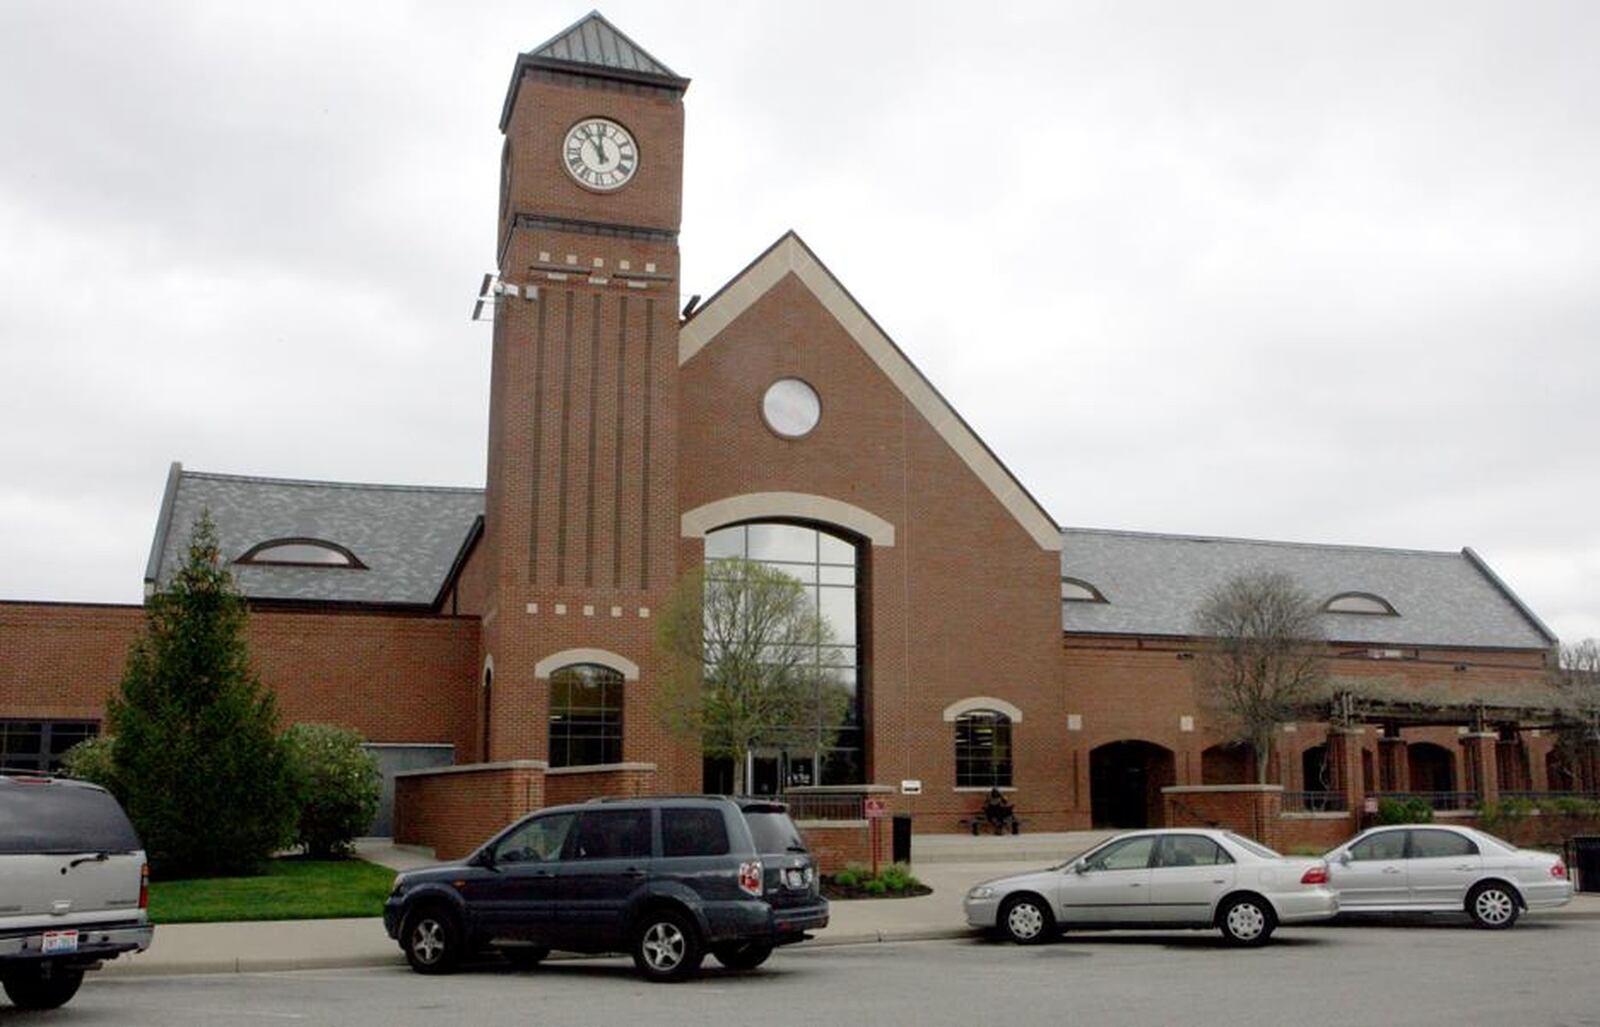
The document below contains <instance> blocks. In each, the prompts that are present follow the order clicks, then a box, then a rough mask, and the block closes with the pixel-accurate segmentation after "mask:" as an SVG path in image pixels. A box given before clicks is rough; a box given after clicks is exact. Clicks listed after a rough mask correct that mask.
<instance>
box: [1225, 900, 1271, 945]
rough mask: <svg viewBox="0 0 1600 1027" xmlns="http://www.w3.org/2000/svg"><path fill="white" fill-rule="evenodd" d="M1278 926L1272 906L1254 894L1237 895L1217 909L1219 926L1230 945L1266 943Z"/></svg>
mask: <svg viewBox="0 0 1600 1027" xmlns="http://www.w3.org/2000/svg"><path fill="white" fill-rule="evenodd" d="M1277 926H1278V917H1277V915H1276V914H1274V913H1273V911H1272V906H1271V905H1269V904H1268V903H1267V902H1266V900H1264V899H1260V898H1257V897H1256V896H1254V895H1238V896H1235V897H1234V898H1231V899H1229V900H1228V901H1227V902H1225V903H1224V904H1223V906H1222V908H1221V909H1220V910H1218V911H1217V928H1218V929H1219V930H1220V931H1222V940H1223V941H1226V942H1227V943H1228V944H1229V945H1240V946H1248V945H1265V944H1266V943H1267V939H1268V938H1270V937H1272V932H1273V931H1274V930H1276V929H1277Z"/></svg>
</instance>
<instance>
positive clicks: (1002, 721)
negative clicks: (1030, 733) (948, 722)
mask: <svg viewBox="0 0 1600 1027" xmlns="http://www.w3.org/2000/svg"><path fill="white" fill-rule="evenodd" d="M1010 785H1011V718H1010V717H1008V716H1006V715H1005V714H1004V713H997V712H995V711H994V710H973V711H972V712H971V713H963V714H962V715H961V716H959V717H957V718H956V787H957V788H1008V787H1010Z"/></svg>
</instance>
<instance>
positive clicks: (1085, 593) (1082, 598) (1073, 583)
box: [1061, 578, 1106, 603]
mask: <svg viewBox="0 0 1600 1027" xmlns="http://www.w3.org/2000/svg"><path fill="white" fill-rule="evenodd" d="M1061 601H1062V602H1063V603H1103V602H1106V597H1105V596H1104V595H1103V594H1102V593H1101V592H1100V590H1099V589H1098V588H1095V587H1094V586H1093V585H1091V584H1089V583H1088V582H1087V581H1083V580H1081V579H1079V578H1062V579H1061Z"/></svg>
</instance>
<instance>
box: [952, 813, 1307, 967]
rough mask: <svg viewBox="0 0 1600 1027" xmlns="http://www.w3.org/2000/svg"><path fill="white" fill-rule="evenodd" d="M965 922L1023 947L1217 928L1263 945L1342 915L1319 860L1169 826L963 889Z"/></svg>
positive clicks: (1235, 940) (1226, 834) (1229, 937)
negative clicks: (1279, 934)
mask: <svg viewBox="0 0 1600 1027" xmlns="http://www.w3.org/2000/svg"><path fill="white" fill-rule="evenodd" d="M964 906H965V909H966V914H967V923H969V924H971V925H972V926H974V927H983V928H987V929H990V930H995V929H998V930H999V931H1000V933H1001V934H1003V935H1004V936H1006V937H1008V938H1010V939H1011V940H1012V941H1014V942H1017V943H1019V944H1023V945H1028V944H1032V943H1034V942H1039V941H1044V940H1046V939H1047V938H1050V937H1053V936H1055V935H1056V934H1057V933H1059V932H1060V931H1061V930H1064V929H1102V930H1125V929H1128V928H1149V929H1170V928H1194V929H1203V928H1209V927H1216V928H1218V929H1219V930H1221V931H1222V937H1223V938H1224V939H1225V940H1226V941H1228V942H1230V943H1232V944H1235V945H1260V944H1262V943H1263V942H1265V941H1266V940H1267V939H1268V938H1269V937H1271V935H1272V932H1273V930H1274V929H1275V928H1276V927H1277V926H1278V925H1279V924H1292V923H1304V922H1307V921H1313V920H1327V919H1329V918H1331V917H1332V916H1334V915H1335V914H1336V913H1338V912H1339V899H1338V896H1337V895H1335V893H1334V892H1333V891H1332V890H1331V889H1330V888H1329V887H1328V866H1327V864H1325V863H1324V862H1322V860H1320V859H1293V858H1286V857H1284V856H1280V855H1278V854H1277V853H1276V852H1273V851H1272V850H1271V849H1268V848H1266V847H1265V846H1263V845H1260V844H1258V843H1257V842H1254V841H1251V840H1250V839H1248V838H1245V837H1242V836H1240V835H1237V834H1234V833H1233V832H1231V831H1211V830H1202V829H1198V828H1174V829H1168V830H1159V831H1136V832H1131V833H1128V834H1120V835H1117V836H1116V837H1115V838H1112V839H1110V840H1109V841H1107V842H1104V843H1103V844H1101V845H1099V846H1098V847H1096V848H1093V849H1090V850H1089V851H1088V852H1086V853H1084V854H1083V855H1081V856H1078V857H1077V858H1075V859H1071V860H1068V861H1067V862H1065V863H1062V864H1060V865H1058V866H1054V867H1051V868H1049V869H1048V870H1039V871H1034V872H1032V873H1027V874H1017V875H1014V876H1011V877H1001V878H997V879H995V880H993V881H985V882H984V883H982V884H980V885H978V886H977V887H975V888H973V889H972V890H971V891H969V892H967V896H966V899H965V901H964Z"/></svg>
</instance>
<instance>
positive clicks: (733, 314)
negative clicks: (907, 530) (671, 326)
mask: <svg viewBox="0 0 1600 1027" xmlns="http://www.w3.org/2000/svg"><path fill="white" fill-rule="evenodd" d="M791 273H792V274H793V275H794V276H795V277H796V278H798V279H799V280H800V282H801V283H802V284H804V285H805V286H806V288H808V289H810V290H811V293H812V295H813V296H815V297H816V298H817V301H818V302H819V303H821V304H822V305H823V307H825V308H826V309H827V310H828V312H829V313H830V314H832V315H833V317H834V319H835V320H837V321H838V322H839V325H840V326H841V327H842V328H844V330H845V332H846V333H847V334H848V335H849V336H850V337H851V338H852V339H854V340H855V341H856V344H857V345H859V346H860V347H861V349H862V350H863V351H864V352H865V353H866V355H867V357H868V358H869V359H870V360H871V361H872V362H873V363H874V364H876V365H877V366H878V369H879V370H881V371H882V372H883V373H884V375H885V376H887V377H888V379H889V380H890V381H891V382H893V383H894V385H895V386H896V387H897V388H898V389H899V390H900V392H901V393H902V394H903V395H904V396H905V397H906V399H907V400H908V401H909V402H910V403H911V405H912V406H913V407H915V408H916V410H917V412H918V413H920V414H921V415H922V416H923V417H924V418H925V419H926V420H927V421H928V423H929V424H931V425H932V426H933V429H934V430H935V431H936V432H938V433H939V435H940V437H941V438H943V439H944V441H945V442H946V443H947V444H948V445H949V446H950V448H951V449H953V450H955V452H956V454H957V455H958V456H959V457H960V458H961V460H962V461H963V462H964V463H965V464H966V465H967V467H968V468H969V469H971V471H972V473H973V474H975V475H977V476H978V479H979V480H980V481H982V482H983V483H984V485H986V486H987V487H988V489H989V491H990V492H991V493H993V494H994V497H995V498H996V499H997V500H999V501H1000V504H1001V505H1002V506H1004V507H1005V508H1006V510H1007V511H1009V512H1010V514H1011V516H1012V517H1014V518H1016V520H1017V523H1019V524H1020V525H1021V526H1022V528H1023V530H1024V531H1026V532H1027V533H1028V534H1029V535H1030V536H1031V537H1032V538H1033V540H1034V541H1035V542H1037V543H1038V544H1039V548H1041V549H1046V550H1051V551H1055V550H1058V549H1060V548H1061V529H1060V528H1059V527H1058V526H1057V525H1056V522H1055V519H1054V518H1052V517H1051V516H1050V515H1049V514H1048V513H1046V512H1045V509H1044V507H1043V506H1041V505H1040V503H1039V501H1038V500H1037V499H1035V498H1034V497H1033V495H1032V494H1031V493H1029V492H1028V490H1027V489H1026V488H1024V487H1023V485H1022V483H1021V482H1020V481H1018V480H1017V478H1016V476H1015V475H1013V474H1012V473H1011V471H1010V470H1009V469H1008V468H1007V467H1006V466H1005V464H1003V463H1001V462H1000V458H999V457H997V456H995V454H994V451H993V450H991V449H990V448H989V447H988V446H987V445H985V444H984V441H983V440H982V439H980V438H979V437H978V434H977V433H976V432H974V431H973V430H972V426H971V425H969V424H967V422H966V421H964V420H962V418H961V415H960V414H958V413H956V411H955V409H954V408H953V407H951V406H950V403H949V401H948V400H946V399H945V398H944V396H943V395H941V394H940V392H939V390H938V389H936V388H934V386H933V383H932V382H930V381H928V379H927V377H926V376H925V375H923V373H922V372H921V371H920V370H918V369H917V366H916V365H915V364H913V363H912V362H911V359H910V358H909V357H907V356H906V355H905V352H904V351H903V350H901V349H900V347H899V346H897V345H895V343H894V340H893V339H891V338H889V336H888V334H887V333H886V332H884V330H883V329H882V328H881V327H879V325H878V323H877V322H876V321H874V320H873V319H872V315H870V314H868V313H867V312H866V310H865V309H864V308H863V307H862V306H861V304H860V303H858V302H857V301H856V298H855V297H854V296H852V295H850V292H849V290H847V289H846V288H845V287H844V286H843V285H842V284H840V282H839V280H838V279H837V278H835V277H834V275H833V272H831V271H829V270H828V268H827V267H826V266H825V265H824V264H823V263H822V261H821V260H819V259H817V256H816V254H815V253H813V252H812V251H811V248H810V247H809V246H807V245H806V244H805V243H804V242H803V241H802V240H801V238H800V236H798V235H797V234H795V232H794V231H792V230H791V231H788V232H785V233H784V234H783V236H782V237H781V238H779V239H778V241H777V242H775V243H773V244H772V245H771V246H769V247H768V248H767V249H766V251H765V252H764V253H762V254H761V255H760V256H759V257H757V258H756V259H755V260H754V261H752V262H751V263H750V265H749V266H748V267H746V268H745V269H744V270H743V271H740V272H739V273H738V274H737V275H735V276H734V277H733V279H732V280H730V281H729V282H728V283H727V284H726V285H724V286H723V287H722V288H721V289H719V290H718V291H717V292H716V294H715V295H713V296H712V297H711V298H710V299H709V300H707V301H706V302H705V303H704V304H702V305H701V306H700V307H699V308H697V309H696V310H695V312H694V314H693V315H692V316H691V317H690V318H689V320H687V321H685V322H684V324H683V325H682V326H681V327H680V328H679V329H678V364H679V366H682V365H684V364H687V363H688V362H689V361H690V360H693V359H694V356H695V354H696V353H699V352H700V350H702V349H704V348H705V347H706V346H707V345H708V344H710V343H711V341H712V340H713V339H715V338H716V337H717V336H718V335H719V334H721V332H722V330H723V329H725V328H726V327H728V325H729V324H731V323H732V322H733V321H734V319H735V318H737V317H738V316H739V315H740V314H742V313H744V312H745V311H746V310H747V309H749V308H750V306H751V305H752V304H754V303H755V302H756V301H757V300H758V299H760V298H761V297H762V296H764V295H765V294H766V292H767V290H769V289H771V288H772V287H773V286H774V285H776V284H778V282H779V281H781V280H782V279H783V278H784V276H786V275H788V274H791Z"/></svg>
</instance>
